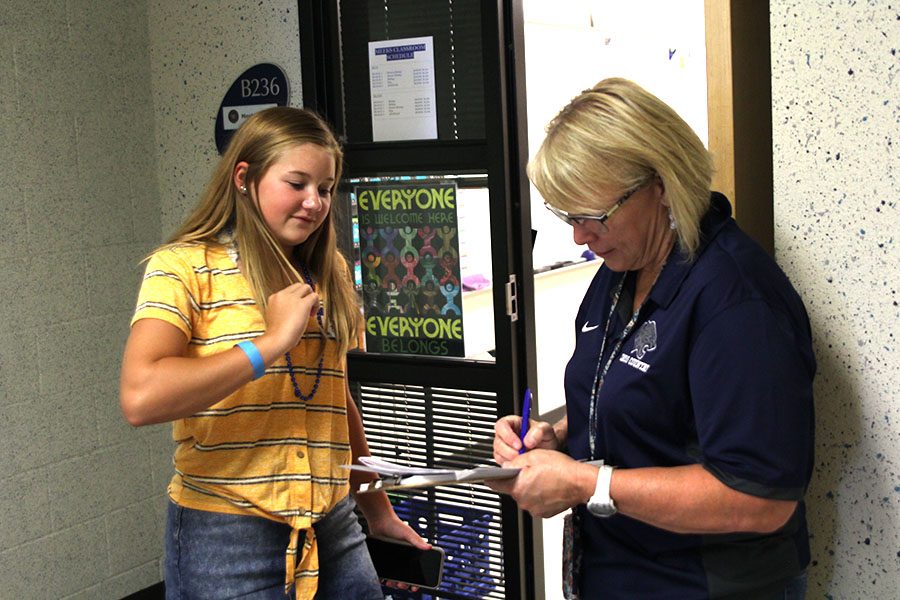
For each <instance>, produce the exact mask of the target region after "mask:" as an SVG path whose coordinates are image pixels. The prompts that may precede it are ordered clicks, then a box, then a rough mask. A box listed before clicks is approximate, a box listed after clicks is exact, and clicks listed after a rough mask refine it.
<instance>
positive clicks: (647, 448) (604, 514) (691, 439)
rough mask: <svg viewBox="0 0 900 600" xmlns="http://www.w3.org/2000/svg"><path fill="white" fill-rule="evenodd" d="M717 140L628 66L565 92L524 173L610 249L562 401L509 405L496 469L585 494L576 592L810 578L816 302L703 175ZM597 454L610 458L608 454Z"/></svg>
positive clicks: (578, 516) (708, 593) (543, 490)
mask: <svg viewBox="0 0 900 600" xmlns="http://www.w3.org/2000/svg"><path fill="white" fill-rule="evenodd" d="M711 173H712V167H711V164H710V158H709V154H708V153H707V151H706V149H705V148H704V147H703V144H702V143H701V142H700V140H699V139H698V138H697V136H696V135H695V134H694V132H693V131H691V129H690V127H689V126H688V125H687V124H686V123H685V122H684V121H683V120H682V119H681V118H680V117H679V116H678V115H677V114H676V113H675V112H674V111H673V110H672V109H671V108H670V107H669V106H667V105H666V104H664V103H663V102H662V101H660V100H659V99H658V98H656V97H655V96H653V95H652V94H650V93H648V92H647V91H646V90H644V89H642V88H641V87H639V86H638V85H636V84H634V83H632V82H630V81H626V80H623V79H608V80H605V81H601V82H600V83H598V84H597V85H596V86H594V87H593V88H591V89H589V90H586V91H585V92H583V93H582V94H580V95H579V96H578V97H576V98H575V99H574V100H572V102H571V103H570V104H569V105H568V106H566V107H565V108H563V109H562V111H561V112H560V113H559V115H558V116H557V117H556V118H555V119H554V120H553V121H552V122H551V123H550V125H549V127H548V131H547V137H546V139H545V141H544V142H543V145H542V146H541V148H540V150H539V151H538V153H537V155H536V157H535V159H534V161H533V162H532V163H531V164H530V165H529V176H530V178H531V180H532V181H533V182H534V184H535V186H536V187H537V188H538V190H540V192H541V194H542V195H543V197H544V198H545V200H546V201H547V207H548V208H549V209H550V210H551V211H552V212H553V213H554V214H555V215H557V216H558V217H560V218H561V219H562V220H563V221H565V222H566V223H568V224H569V225H571V226H572V234H573V237H574V240H575V242H576V243H578V244H585V245H587V246H588V248H590V250H591V251H592V252H594V253H595V254H596V255H597V256H598V257H600V258H602V259H603V265H602V266H601V267H600V268H599V270H598V271H597V275H596V276H595V278H594V280H593V282H592V283H591V285H590V287H589V288H588V291H587V293H586V294H585V297H584V300H583V301H582V304H581V308H580V309H579V311H578V314H577V316H576V317H575V329H574V335H575V340H576V342H575V351H574V353H573V355H572V358H571V360H570V361H569V364H568V366H567V368H566V376H565V397H566V418H564V419H562V420H561V421H559V422H558V423H555V424H552V425H551V424H550V423H537V422H535V423H534V424H533V426H532V427H531V428H530V429H529V430H528V432H527V435H526V436H525V439H524V447H525V449H526V450H528V451H527V452H525V453H524V454H522V455H519V453H518V451H519V450H520V449H521V448H522V444H521V443H520V441H519V437H518V432H519V430H520V427H521V418H520V417H515V416H510V417H504V418H503V419H501V420H500V421H498V423H497V424H496V428H495V429H496V436H495V439H494V456H495V459H496V460H497V461H498V462H500V463H502V464H504V465H505V466H514V467H521V468H522V471H521V472H520V473H519V475H518V476H517V477H516V478H515V479H513V480H510V481H509V482H500V483H497V484H496V485H494V486H493V487H495V488H496V489H499V490H501V491H504V492H507V493H509V494H511V495H512V496H513V497H514V498H515V499H516V500H517V501H518V503H519V506H520V507H522V508H523V509H525V510H528V511H529V512H531V513H532V514H534V515H536V516H541V517H546V516H550V515H553V514H556V513H559V512H562V511H564V510H567V509H569V508H573V512H572V517H571V519H570V521H569V527H568V528H567V530H566V534H565V538H564V539H565V541H566V546H567V548H568V549H569V550H570V551H569V552H568V553H567V556H568V557H569V560H568V561H567V562H566V565H567V570H566V578H565V583H566V590H565V596H566V597H567V598H583V599H588V598H604V599H617V598H621V599H631V598H679V599H681V598H684V599H688V598H690V599H700V598H726V597H727V598H748V599H749V598H753V599H765V600H770V599H775V598H779V599H798V598H802V597H803V596H804V593H805V592H804V590H805V582H806V580H805V569H806V566H807V565H808V564H809V560H810V557H809V541H808V535H807V529H806V518H805V511H804V505H803V495H804V493H805V490H806V487H807V485H808V484H809V479H810V475H811V473H812V465H813V430H814V427H813V397H812V381H813V375H814V373H815V368H816V366H815V358H814V357H813V352H812V343H811V333H810V326H809V320H808V318H807V315H806V311H805V309H804V307H803V302H802V301H801V300H800V297H799V296H798V295H797V293H796V292H795V291H794V289H793V287H792V286H791V283H790V282H789V281H788V279H787V277H786V276H785V275H784V273H783V272H782V271H781V269H780V268H779V267H778V265H777V264H775V261H774V260H772V258H771V257H770V256H769V255H768V254H766V253H765V252H764V251H763V250H762V249H761V248H760V247H759V246H758V245H757V244H756V243H754V242H753V241H752V240H751V239H750V238H749V237H748V236H747V235H746V234H744V233H743V232H742V231H741V230H740V228H738V226H737V224H736V223H735V221H734V220H733V219H732V218H731V207H730V205H729V202H728V200H727V199H726V198H725V197H724V196H723V195H721V194H719V193H716V192H710V179H711ZM592 461H604V463H605V464H602V465H600V464H597V463H596V462H592Z"/></svg>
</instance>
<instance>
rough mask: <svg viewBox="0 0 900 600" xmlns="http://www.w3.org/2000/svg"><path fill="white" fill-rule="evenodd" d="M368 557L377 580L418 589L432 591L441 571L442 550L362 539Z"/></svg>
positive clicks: (437, 583)
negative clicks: (388, 580) (395, 582)
mask: <svg viewBox="0 0 900 600" xmlns="http://www.w3.org/2000/svg"><path fill="white" fill-rule="evenodd" d="M366 544H367V545H368V546H369V554H370V555H371V556H372V562H373V563H374V564H375V572H376V573H378V577H379V578H380V579H390V580H391V581H398V582H400V583H408V584H409V585H415V586H418V587H422V588H431V589H434V588H436V587H438V586H439V585H441V576H442V575H443V572H444V550H443V549H442V548H438V547H437V546H432V547H431V549H429V550H420V549H419V548H416V547H415V546H413V545H412V544H409V543H407V542H402V541H400V540H391V539H387V538H380V537H374V536H371V535H370V536H366Z"/></svg>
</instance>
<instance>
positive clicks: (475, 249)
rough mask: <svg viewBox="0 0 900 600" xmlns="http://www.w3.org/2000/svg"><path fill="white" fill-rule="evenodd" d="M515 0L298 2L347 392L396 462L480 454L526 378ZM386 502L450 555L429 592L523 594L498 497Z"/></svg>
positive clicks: (450, 461)
mask: <svg viewBox="0 0 900 600" xmlns="http://www.w3.org/2000/svg"><path fill="white" fill-rule="evenodd" d="M517 4H518V3H516V2H511V1H506V2H504V1H500V2H488V1H479V0H346V1H343V2H342V1H340V0H322V1H301V2H299V9H300V33H301V58H302V63H303V99H304V104H305V105H306V106H307V107H309V108H312V109H314V110H316V111H317V112H319V113H320V114H322V115H323V116H324V117H325V118H326V119H327V120H328V121H329V122H331V123H332V125H333V126H334V128H335V130H336V131H337V132H338V134H339V136H341V137H342V138H343V146H344V152H345V166H344V174H343V177H342V186H341V189H340V194H339V196H338V198H337V199H336V200H335V203H334V208H333V209H332V210H333V211H335V214H334V216H335V219H336V221H337V222H338V225H339V229H340V230H341V231H342V236H341V237H342V239H343V241H344V245H343V246H342V250H343V251H344V252H345V253H346V256H347V257H348V258H350V259H351V260H352V261H353V263H354V264H355V273H354V276H355V278H356V283H357V288H358V290H359V291H360V297H361V301H362V303H363V306H364V307H365V308H364V312H365V322H366V339H367V343H366V345H367V351H366V352H353V353H351V356H350V358H349V361H348V362H349V366H348V368H349V379H350V384H351V391H352V393H353V395H354V398H355V399H356V401H357V403H358V405H359V406H360V409H361V411H362V414H363V420H364V423H365V426H366V431H367V435H368V437H369V443H370V446H371V448H372V452H373V454H375V455H378V456H382V457H384V458H388V459H391V460H397V461H400V462H404V463H407V464H411V465H416V466H427V467H432V466H445V465H446V466H453V467H457V468H466V467H471V466H476V465H481V464H485V463H491V462H492V450H491V446H492V439H493V424H494V422H495V421H496V419H497V418H499V417H500V416H503V415H506V414H511V413H517V414H518V413H519V412H520V411H521V406H520V405H521V401H522V397H523V393H524V391H525V389H526V387H528V386H532V387H533V386H534V385H535V383H536V382H535V361H534V356H535V353H534V319H533V317H534V314H533V313H534V311H533V302H532V299H533V289H532V281H533V277H532V264H531V243H532V238H531V227H530V211H529V205H530V204H529V198H528V185H527V180H526V179H525V174H524V166H525V161H526V156H527V148H526V136H525V125H524V124H525V112H524V104H522V105H519V104H517V99H520V98H524V94H520V93H516V90H517V88H518V89H524V75H523V70H522V68H521V67H517V66H516V64H517V61H516V60H515V55H516V53H517V52H520V51H521V43H522V17H521V12H520V11H519V9H518V7H517ZM392 61H393V62H392ZM518 62H519V63H521V62H522V61H518ZM391 500H392V502H393V504H394V506H395V509H396V510H397V512H398V514H400V515H401V517H403V518H405V519H406V520H408V521H409V522H410V523H411V524H412V525H413V526H414V527H417V528H418V530H419V531H420V533H421V534H422V535H423V536H425V537H427V538H428V539H430V540H431V541H432V542H434V543H435V544H437V545H440V546H442V547H443V548H444V549H445V550H446V552H447V555H448V561H447V563H446V565H447V566H446V569H445V575H444V582H443V584H442V585H441V588H440V589H439V590H438V591H437V592H436V596H438V597H442V598H510V599H519V598H533V597H534V589H533V588H534V583H533V582H534V574H533V571H532V539H531V537H532V531H531V522H530V519H529V518H527V517H524V516H523V514H522V513H521V512H520V511H518V509H517V508H516V506H515V504H514V503H513V502H511V501H510V500H509V499H508V498H505V497H502V498H501V497H500V496H498V495H497V494H495V493H494V492H492V491H490V490H489V489H487V488H486V487H483V486H480V485H469V486H453V487H440V488H432V489H429V490H426V491H421V492H416V493H409V494H403V495H398V496H392V497H391ZM395 595H397V594H396V593H395Z"/></svg>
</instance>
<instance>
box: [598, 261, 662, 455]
mask: <svg viewBox="0 0 900 600" xmlns="http://www.w3.org/2000/svg"><path fill="white" fill-rule="evenodd" d="M626 277H628V273H627V272H626V273H625V274H624V275H623V276H622V278H621V279H620V280H619V284H618V285H617V286H616V289H615V292H613V300H612V306H611V307H610V309H609V315H608V316H607V317H606V327H604V329H603V341H602V342H601V344H600V356H599V357H598V358H597V370H596V371H595V372H594V384H593V385H592V386H591V404H590V411H589V413H588V414H589V417H588V418H589V421H588V423H589V430H588V442H589V444H590V451H591V460H597V459H598V458H599V457H598V456H597V426H598V423H597V419H598V417H597V397H598V395H599V394H600V388H601V387H603V381H604V380H605V379H606V374H607V372H608V371H609V368H610V367H611V366H612V363H613V361H614V360H615V358H616V356H618V355H619V352H620V351H621V350H622V344H624V343H625V338H627V337H628V336H629V335H630V334H631V330H632V329H634V326H635V324H636V323H637V320H638V315H640V313H641V309H642V308H644V304H645V303H646V302H647V300H646V299H644V301H643V302H641V305H640V306H639V307H638V308H637V310H636V311H634V314H633V315H631V319H630V320H629V321H628V323H627V324H626V325H625V329H623V330H622V334H621V335H620V336H619V338H618V339H617V340H616V345H615V346H613V349H612V352H610V354H609V358H608V359H607V361H606V364H603V353H604V352H605V351H606V340H607V339H608V338H609V328H610V324H611V323H612V320H613V316H614V315H615V313H616V307H617V306H618V305H619V297H620V296H621V295H622V288H623V287H624V285H625V278H626ZM654 283H655V282H654ZM647 297H648V298H649V297H650V296H649V294H648V295H647ZM601 366H602V368H601Z"/></svg>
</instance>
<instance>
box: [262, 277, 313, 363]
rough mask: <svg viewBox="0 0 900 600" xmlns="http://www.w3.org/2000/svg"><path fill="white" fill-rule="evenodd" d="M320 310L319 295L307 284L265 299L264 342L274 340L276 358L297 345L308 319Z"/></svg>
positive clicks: (295, 284)
mask: <svg viewBox="0 0 900 600" xmlns="http://www.w3.org/2000/svg"><path fill="white" fill-rule="evenodd" d="M318 309H319V295H318V294H316V292H315V291H314V290H313V289H312V287H310V286H309V285H308V284H306V283H294V284H292V285H289V286H287V287H286V288H284V289H283V290H281V291H279V292H275V293H274V294H272V295H271V296H269V299H268V307H267V308H266V333H265V335H264V336H260V339H261V338H262V337H265V338H267V339H271V340H273V343H274V345H275V346H276V349H277V351H278V353H279V354H283V353H284V352H287V351H289V350H290V349H291V348H293V347H295V346H296V345H297V344H299V343H300V338H301V337H302V336H303V332H304V331H306V325H307V323H309V319H310V317H311V316H313V315H315V314H316V311H317V310H318Z"/></svg>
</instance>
